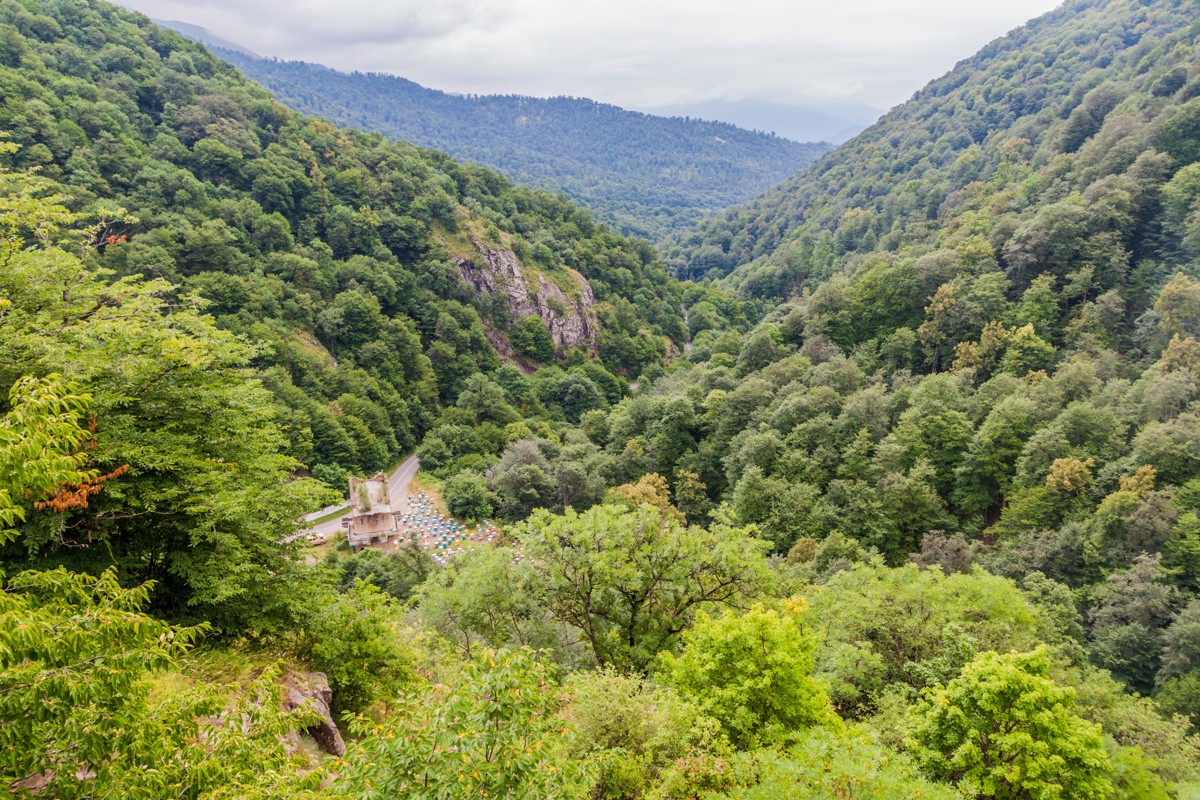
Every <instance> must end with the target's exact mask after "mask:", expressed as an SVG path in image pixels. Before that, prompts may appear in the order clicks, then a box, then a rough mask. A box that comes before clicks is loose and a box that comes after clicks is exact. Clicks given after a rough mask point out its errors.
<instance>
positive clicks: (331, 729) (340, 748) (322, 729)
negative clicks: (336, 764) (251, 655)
mask: <svg viewBox="0 0 1200 800" xmlns="http://www.w3.org/2000/svg"><path fill="white" fill-rule="evenodd" d="M283 688H284V692H285V694H284V698H283V710H284V711H295V710H296V709H300V708H302V709H305V710H307V711H309V712H313V713H315V714H316V715H317V716H318V717H320V721H319V722H317V724H315V725H313V726H312V727H310V728H308V729H306V730H305V733H307V734H308V735H309V736H311V737H313V739H314V740H315V741H316V743H317V747H319V748H321V752H322V753H328V754H329V755H333V756H344V755H346V743H345V742H344V741H343V740H342V732H341V731H339V730H338V727H337V724H336V723H334V721H333V716H332V715H331V714H330V713H329V704H330V702H331V701H332V700H333V691H332V690H331V689H330V688H329V679H328V678H326V677H325V673H323V672H292V673H289V674H288V675H286V676H284V679H283ZM298 741H299V740H297V743H298Z"/></svg>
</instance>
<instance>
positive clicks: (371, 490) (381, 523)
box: [342, 472, 400, 552]
mask: <svg viewBox="0 0 1200 800" xmlns="http://www.w3.org/2000/svg"><path fill="white" fill-rule="evenodd" d="M399 515H400V509H399V507H397V508H393V507H392V502H391V499H390V498H389V497H388V485H387V476H386V475H384V474H383V473H382V472H380V473H378V474H376V475H375V477H373V478H369V479H366V480H364V479H362V478H354V477H352V478H350V515H349V516H347V517H342V522H343V523H344V524H345V526H346V533H347V539H348V541H349V544H350V547H352V548H353V549H354V551H355V552H358V549H359V548H360V547H366V546H368V545H371V544H373V543H375V542H386V541H387V540H388V539H389V538H390V537H392V536H395V535H396V534H397V533H399V531H400V527H399V524H398V523H397V521H396V517H397V516H399Z"/></svg>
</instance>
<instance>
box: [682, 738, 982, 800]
mask: <svg viewBox="0 0 1200 800" xmlns="http://www.w3.org/2000/svg"><path fill="white" fill-rule="evenodd" d="M676 780H677V781H678V778H677V779H676ZM724 782H725V784H726V786H729V787H730V788H728V789H726V791H723V792H720V793H716V794H712V795H706V797H709V798H710V799H711V800H718V799H719V798H728V800H777V799H778V798H822V799H824V798H830V800H832V799H833V798H854V800H898V799H899V798H905V800H955V798H962V797H963V795H962V794H961V793H959V792H958V791H956V790H955V789H954V788H953V787H950V786H946V785H943V784H938V783H934V782H933V781H930V780H928V779H926V778H925V777H924V776H922V775H921V774H920V773H919V772H918V770H917V768H916V766H915V765H914V764H913V763H912V762H911V761H910V760H909V759H908V758H907V757H905V756H903V755H900V754H897V753H895V752H893V751H890V750H888V749H887V748H885V747H883V746H881V745H879V744H877V743H876V742H874V741H873V740H872V739H871V737H870V736H869V735H867V734H866V733H865V732H863V731H859V730H854V729H851V730H848V731H845V732H837V731H833V730H829V729H825V728H816V729H813V730H812V731H811V732H809V733H808V734H806V735H805V736H804V737H803V738H802V739H801V741H800V742H799V743H797V744H796V745H794V746H793V747H791V748H789V749H788V750H785V751H782V752H780V751H777V750H760V751H757V752H754V753H750V754H747V755H746V756H743V757H741V758H739V759H735V760H734V762H733V763H732V765H731V768H730V769H728V770H727V771H726V775H725V778H724ZM680 783H682V782H680ZM667 796H678V797H686V796H689V795H686V794H676V795H667Z"/></svg>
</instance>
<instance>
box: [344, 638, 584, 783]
mask: <svg viewBox="0 0 1200 800" xmlns="http://www.w3.org/2000/svg"><path fill="white" fill-rule="evenodd" d="M564 699H565V697H564V695H563V692H562V690H561V689H560V688H559V687H556V686H554V685H553V684H552V683H550V681H549V678H548V675H547V668H546V666H545V665H544V664H542V663H540V662H539V661H538V660H537V659H536V658H535V656H534V654H533V652H532V651H529V650H524V651H519V652H516V653H496V652H494V651H485V652H483V653H481V654H480V655H479V656H478V657H477V658H475V659H474V660H473V661H470V662H468V663H467V664H466V665H465V666H464V667H463V669H462V672H461V673H460V674H459V676H458V677H457V678H456V680H455V681H454V683H453V684H451V685H449V686H446V685H442V684H437V685H434V686H428V687H426V688H424V689H423V690H421V691H416V692H413V693H411V694H409V695H406V696H405V697H404V698H403V700H402V701H401V702H400V703H399V704H398V705H397V706H396V707H395V708H394V709H393V711H394V714H393V715H392V716H391V717H390V718H389V719H388V720H387V721H385V722H383V723H381V724H376V723H374V722H371V721H369V720H366V719H360V720H358V721H357V722H355V723H353V724H352V725H351V730H352V731H353V732H354V733H355V734H356V735H358V736H360V737H363V738H362V739H361V741H360V742H359V743H358V746H357V747H356V748H355V750H354V753H353V754H352V755H351V756H350V757H349V758H347V760H346V762H345V764H344V766H343V767H342V768H341V770H340V775H339V777H338V781H337V785H336V788H337V789H339V790H340V791H341V792H343V793H344V794H345V795H346V796H348V797H352V798H355V800H384V798H387V800H392V798H397V797H404V798H409V799H410V800H450V799H451V798H463V799H464V800H465V799H466V798H484V797H493V798H509V799H510V800H526V799H528V800H535V798H536V800H542V798H547V797H555V798H583V797H586V796H587V794H588V791H589V788H590V786H591V784H592V781H593V773H594V769H593V765H592V764H590V763H589V762H586V761H580V760H576V759H572V758H567V757H565V747H566V746H567V745H568V744H569V741H570V737H571V731H570V729H569V728H568V727H567V726H566V725H565V724H564V723H563V721H562V720H561V719H560V718H559V717H558V716H557V711H558V709H559V707H560V705H561V704H562V702H563V701H564Z"/></svg>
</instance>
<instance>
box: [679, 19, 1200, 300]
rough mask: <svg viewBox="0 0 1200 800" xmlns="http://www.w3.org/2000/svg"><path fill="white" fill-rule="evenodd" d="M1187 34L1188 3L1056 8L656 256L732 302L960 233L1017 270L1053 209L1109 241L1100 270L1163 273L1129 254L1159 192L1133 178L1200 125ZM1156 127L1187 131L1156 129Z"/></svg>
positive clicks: (1147, 244) (1194, 23) (1179, 160)
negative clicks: (1108, 257)
mask: <svg viewBox="0 0 1200 800" xmlns="http://www.w3.org/2000/svg"><path fill="white" fill-rule="evenodd" d="M1198 36H1200V8H1198V7H1197V6H1196V4H1195V3H1182V2H1174V0H1147V1H1146V2H1137V1H1135V0H1071V2H1067V3H1065V4H1064V5H1063V6H1061V7H1059V8H1058V9H1056V10H1054V11H1051V12H1049V13H1047V14H1045V15H1043V16H1041V17H1038V18H1037V19H1035V20H1032V21H1031V22H1029V23H1027V24H1026V25H1024V26H1021V27H1020V28H1017V29H1015V30H1013V31H1012V32H1010V33H1009V34H1007V35H1005V36H1003V37H1000V38H998V39H996V40H995V41H993V42H991V43H990V44H988V45H987V46H985V47H984V48H982V49H981V50H980V51H979V52H978V53H977V54H976V55H974V56H972V57H971V58H969V59H965V60H963V61H962V62H960V63H959V64H958V65H956V66H955V67H954V69H952V70H951V71H950V72H948V73H946V74H945V75H943V76H942V77H940V78H937V79H936V80H933V81H931V82H930V83H929V84H928V85H927V86H925V87H924V88H923V89H921V90H920V91H919V92H917V93H916V94H915V95H914V96H913V98H912V99H911V100H909V101H908V102H906V103H904V104H903V105H900V106H897V107H896V108H894V109H892V110H891V111H890V112H889V113H888V114H887V115H886V116H884V117H883V118H882V119H881V120H879V121H878V122H877V123H876V124H874V125H872V126H871V127H870V128H868V129H867V130H865V131H864V132H863V133H861V134H859V135H858V136H856V137H855V138H854V139H852V140H850V141H849V142H847V143H845V144H844V145H842V146H840V147H838V148H837V149H836V150H834V151H832V152H830V153H828V154H827V155H826V156H824V157H823V158H822V159H821V160H820V161H819V162H817V163H816V164H814V165H813V166H812V167H811V168H809V169H806V170H804V171H803V172H801V173H798V174H797V175H796V176H794V177H792V178H791V179H789V180H788V181H787V182H785V183H784V184H782V185H781V186H778V187H776V188H774V189H772V190H771V191H769V192H767V193H766V194H764V195H763V196H762V197H760V198H758V199H756V200H754V201H752V202H750V203H747V204H746V205H744V206H739V207H735V208H731V209H729V210H727V211H726V212H724V213H723V214H721V215H719V216H717V217H714V218H712V219H709V220H706V221H705V222H704V223H703V224H702V225H701V226H699V227H698V228H697V229H696V230H694V231H692V232H689V233H688V234H687V235H685V236H684V237H682V238H681V240H680V243H679V246H678V247H676V248H674V249H672V250H670V251H669V252H668V257H669V260H670V262H671V263H672V265H673V266H674V268H675V269H676V270H677V272H678V273H679V274H680V275H685V276H688V277H700V276H708V277H717V276H722V275H728V274H730V273H732V277H731V278H730V280H731V282H732V283H734V284H736V285H737V286H738V287H739V288H740V289H741V290H742V291H743V292H745V293H747V294H751V295H759V296H775V297H778V296H786V295H789V294H795V293H796V292H798V291H799V290H801V289H802V288H803V287H805V286H808V287H810V288H811V287H814V286H816V285H818V284H820V283H821V282H823V281H825V280H827V279H828V278H830V277H831V276H834V275H837V274H838V273H841V272H846V273H848V274H852V273H853V272H854V270H855V269H856V268H857V267H858V264H859V262H861V261H863V259H864V258H865V257H866V255H867V254H870V253H885V254H889V255H888V257H889V258H891V257H892V255H891V254H895V253H902V252H906V251H907V250H909V249H911V250H914V251H919V250H921V248H924V249H925V250H931V249H934V248H936V247H938V246H941V247H947V246H948V245H949V244H950V243H957V242H958V240H959V239H962V238H966V236H965V234H964V233H963V232H964V231H970V232H971V234H973V235H975V236H977V237H979V238H980V239H981V240H982V241H984V242H985V243H986V246H987V257H988V259H989V260H994V261H995V262H996V263H997V264H998V266H999V267H1001V268H1002V269H1004V270H1006V271H1008V272H1010V273H1013V274H1014V275H1023V272H1022V271H1023V270H1024V271H1027V270H1028V264H1027V262H1029V261H1030V259H1029V258H1028V257H1026V256H1025V255H1024V251H1025V250H1036V249H1037V247H1035V245H1034V243H1032V242H1027V241H1025V239H1026V238H1027V237H1029V238H1031V239H1036V238H1038V237H1043V238H1045V237H1049V236H1050V234H1047V233H1045V232H1044V231H1041V230H1040V226H1041V222H1040V221H1038V218H1039V217H1042V218H1044V219H1045V220H1048V219H1049V218H1051V217H1052V216H1053V215H1054V214H1057V213H1066V212H1065V211H1064V210H1063V206H1064V204H1065V205H1066V206H1070V208H1069V209H1067V211H1069V212H1070V213H1071V214H1073V215H1074V214H1079V215H1083V216H1084V217H1088V216H1090V217H1091V225H1092V227H1091V228H1090V229H1089V230H1088V231H1087V235H1084V234H1083V233H1079V234H1078V235H1077V236H1076V239H1075V240H1076V241H1078V242H1084V241H1091V242H1096V241H1100V237H1115V238H1116V239H1117V240H1119V242H1120V244H1121V248H1120V250H1115V251H1114V253H1113V255H1112V258H1114V259H1116V260H1117V261H1121V262H1128V264H1129V267H1128V272H1129V273H1130V276H1129V279H1130V280H1132V279H1133V278H1134V276H1135V275H1136V273H1137V272H1138V268H1139V265H1138V262H1139V259H1141V260H1142V261H1144V262H1145V263H1144V264H1142V265H1141V269H1143V270H1146V271H1147V273H1148V274H1151V273H1152V274H1153V277H1152V278H1151V277H1145V276H1141V277H1139V278H1138V280H1143V281H1148V282H1149V283H1154V282H1155V281H1161V280H1165V278H1166V277H1167V276H1169V272H1170V271H1169V270H1166V269H1165V268H1163V267H1161V266H1159V267H1155V266H1153V265H1152V264H1151V262H1152V261H1153V259H1145V258H1144V256H1143V254H1144V253H1145V252H1146V251H1149V250H1154V249H1155V248H1154V246H1153V240H1154V239H1155V238H1156V237H1160V234H1159V233H1158V232H1157V230H1158V228H1160V227H1161V226H1162V224H1163V221H1162V220H1160V219H1158V218H1157V217H1158V215H1159V213H1160V211H1159V209H1160V206H1161V203H1162V201H1161V198H1160V197H1159V196H1158V193H1159V189H1160V187H1159V186H1158V183H1157V182H1156V181H1152V180H1149V179H1148V178H1147V177H1146V173H1148V172H1153V171H1154V170H1160V171H1166V174H1167V176H1168V177H1169V176H1170V174H1171V173H1172V172H1173V171H1174V170H1176V169H1178V168H1179V167H1180V166H1183V165H1186V164H1187V163H1188V160H1187V159H1188V158H1189V156H1188V155H1186V152H1187V147H1186V146H1185V145H1184V144H1182V143H1181V142H1183V141H1184V140H1186V139H1187V138H1188V137H1189V136H1190V137H1192V139H1195V138H1196V135H1197V131H1198V130H1200V127H1197V126H1196V125H1197V123H1196V122H1195V117H1196V115H1197V114H1198V110H1197V109H1198V107H1197V103H1200V99H1198V98H1200V70H1198V69H1197V67H1196V63H1197V62H1196V61H1195V54H1196V51H1197V37H1198ZM1172 126H1176V127H1179V128H1180V129H1181V130H1183V131H1184V132H1185V133H1184V134H1170V135H1166V134H1164V131H1168V130H1171V129H1172ZM1189 126H1191V127H1189ZM1139 158H1142V159H1143V160H1142V161H1141V162H1138V159H1139ZM1163 159H1165V162H1164V163H1165V166H1156V167H1155V168H1154V170H1151V168H1150V167H1149V166H1148V164H1151V163H1154V164H1157V163H1158V161H1159V160H1163ZM1160 177H1161V176H1160ZM1110 183H1111V184H1114V185H1121V188H1120V189H1119V191H1118V190H1116V189H1113V188H1112V187H1111V186H1109V184H1110ZM1124 183H1129V184H1130V185H1131V187H1132V188H1130V187H1124V186H1123V184H1124ZM1114 192H1117V193H1120V192H1123V193H1124V195H1127V196H1128V197H1127V198H1126V199H1121V200H1112V201H1111V202H1116V203H1118V204H1126V203H1131V202H1132V200H1131V199H1130V198H1133V199H1136V200H1137V203H1136V204H1135V205H1134V208H1133V211H1132V212H1130V213H1129V214H1128V215H1129V216H1131V217H1133V218H1134V222H1133V223H1128V222H1122V223H1121V224H1119V225H1114V226H1110V228H1105V227H1104V225H1103V224H1101V223H1100V222H1099V221H1098V220H1099V219H1100V217H1101V215H1100V214H1098V213H1097V200H1096V198H1098V197H1105V196H1107V195H1109V194H1113V193H1114ZM1072 193H1078V194H1079V195H1080V196H1081V197H1082V198H1083V199H1082V200H1080V201H1078V202H1076V201H1074V200H1072V197H1071V195H1072ZM1045 224H1046V225H1049V223H1048V222H1046V223H1045ZM1026 227H1027V230H1026V229H1025V228H1026ZM1050 238H1053V237H1050ZM1075 257H1076V259H1077V261H1078V262H1079V263H1078V264H1077V265H1076V266H1080V265H1086V259H1085V257H1084V255H1083V254H1082V253H1076V254H1075ZM1033 262H1034V263H1035V264H1037V265H1038V266H1041V265H1040V264H1038V262H1037V259H1033ZM1095 269H1096V273H1097V275H1100V274H1102V273H1105V270H1104V269H1101V268H1100V266H1099V265H1096V267H1095ZM1164 270H1165V271H1164ZM1123 271H1124V268H1123V269H1122V270H1108V272H1111V273H1113V275H1112V276H1110V279H1109V281H1108V283H1105V284H1103V285H1102V286H1098V287H1095V288H1099V289H1100V291H1105V290H1107V289H1110V288H1112V286H1113V285H1114V284H1115V283H1120V282H1121V281H1123V280H1125V279H1126V278H1125V277H1124V275H1121V276H1119V277H1118V276H1117V275H1116V273H1121V272H1123ZM1022 279H1023V280H1024V278H1023V277H1022ZM925 299H926V298H924V297H922V298H920V300H921V301H922V302H921V304H922V305H923V304H924V301H925ZM917 311H918V312H919V311H920V309H919V308H918V309H917Z"/></svg>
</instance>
